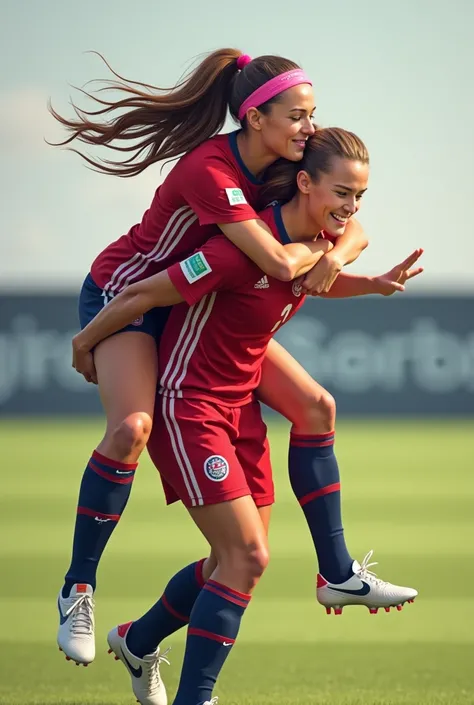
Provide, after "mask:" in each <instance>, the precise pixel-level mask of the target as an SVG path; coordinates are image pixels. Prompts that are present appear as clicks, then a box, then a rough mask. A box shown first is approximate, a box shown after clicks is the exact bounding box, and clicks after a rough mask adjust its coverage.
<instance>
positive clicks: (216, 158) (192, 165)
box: [180, 152, 257, 225]
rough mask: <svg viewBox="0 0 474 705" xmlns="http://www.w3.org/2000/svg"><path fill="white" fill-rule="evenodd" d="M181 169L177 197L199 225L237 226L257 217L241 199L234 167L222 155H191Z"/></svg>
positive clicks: (240, 188)
mask: <svg viewBox="0 0 474 705" xmlns="http://www.w3.org/2000/svg"><path fill="white" fill-rule="evenodd" d="M183 168H184V169H185V171H184V172H183V180H182V183H181V186H180V190H181V194H182V196H183V198H184V199H185V200H186V202H187V203H188V204H189V205H190V207H191V208H192V209H193V211H194V212H195V213H196V215H197V216H198V219H199V223H200V225H210V224H216V223H238V222H241V221H243V220H253V219H254V218H256V217H257V214H256V212H255V210H254V209H253V208H252V206H250V205H249V204H248V203H247V200H246V198H245V196H244V193H243V191H242V184H241V179H242V177H241V175H240V173H239V171H238V169H237V167H236V166H235V165H234V164H231V163H230V162H229V161H227V160H226V159H225V157H224V155H217V154H207V155H206V154H200V153H199V152H197V153H196V154H194V153H193V152H191V153H190V154H189V155H187V156H186V158H185V162H184V163H183Z"/></svg>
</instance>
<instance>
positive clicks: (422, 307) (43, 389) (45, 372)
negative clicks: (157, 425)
mask: <svg viewBox="0 0 474 705" xmlns="http://www.w3.org/2000/svg"><path fill="white" fill-rule="evenodd" d="M76 306H77V297H76V296H75V295H71V294H60V293H57V292H54V293H53V292H51V293H44V291H41V292H40V293H38V294H37V295H35V294H31V293H15V292H14V293H6V292H5V293H3V294H0V415H1V416H12V415H50V414H51V415H57V414H66V415H67V414H70V415H81V414H91V413H100V403H99V400H98V396H97V389H96V388H95V387H94V386H92V385H88V384H86V382H85V381H84V380H83V378H82V377H81V376H80V375H78V374H77V373H76V372H74V370H73V369H72V368H71V337H72V335H73V334H74V333H75V332H76V331H77V329H78V320H77V311H76ZM278 339H279V340H280V342H281V343H282V344H283V345H284V346H285V347H286V348H287V349H288V350H290V352H291V353H292V354H294V355H295V357H296V358H297V359H298V360H299V361H300V362H301V363H302V364H303V366H304V367H305V368H306V369H307V370H308V372H309V373H310V374H311V375H312V376H313V377H314V378H315V379H317V380H318V381H319V382H320V383H321V384H323V385H324V386H325V387H327V389H328V390H329V391H330V392H331V393H332V394H333V395H334V396H335V398H336V400H337V405H338V412H339V414H350V415H356V414H361V415H386V414H387V415H388V414H397V415H398V414H403V415H407V414H408V415H411V414H420V415H423V416H426V415H452V414H460V415H470V414H474V296H458V295H453V296H449V295H443V296H426V295H422V296H409V295H395V296H393V297H392V298H388V299H384V298H382V297H365V298H360V299H352V300H342V301H330V300H318V299H310V300H308V301H307V302H306V304H305V306H304V308H303V310H302V311H301V312H300V313H299V314H298V315H297V316H296V317H295V318H294V319H293V320H292V321H291V322H290V323H289V324H287V325H286V326H285V327H284V328H283V329H282V330H281V331H280V333H279V335H278Z"/></svg>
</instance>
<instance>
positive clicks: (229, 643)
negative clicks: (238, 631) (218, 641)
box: [222, 641, 234, 646]
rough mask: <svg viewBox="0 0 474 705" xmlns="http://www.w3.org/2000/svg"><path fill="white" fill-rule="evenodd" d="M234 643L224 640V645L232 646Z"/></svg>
mask: <svg viewBox="0 0 474 705" xmlns="http://www.w3.org/2000/svg"><path fill="white" fill-rule="evenodd" d="M233 643H234V642H232V641H223V642H222V646H232V644H233Z"/></svg>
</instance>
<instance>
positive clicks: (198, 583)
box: [127, 558, 206, 658]
mask: <svg viewBox="0 0 474 705" xmlns="http://www.w3.org/2000/svg"><path fill="white" fill-rule="evenodd" d="M205 560H206V559H205V558H203V559H202V560H200V561H198V562H197V563H191V565H187V566H186V567H185V568H183V569H182V570H180V571H179V573H176V575H174V576H173V577H172V578H171V580H170V581H169V583H168V585H167V586H166V588H165V590H164V592H163V595H162V596H161V597H160V599H159V600H158V602H157V603H156V604H154V605H153V607H152V608H151V609H149V610H148V612H147V613H146V614H144V615H143V617H140V619H137V620H136V621H135V622H133V624H132V626H131V627H130V629H129V630H128V633H127V647H128V649H129V650H130V651H131V652H132V654H133V655H134V656H138V658H143V657H144V656H145V655H146V654H151V653H153V651H155V649H156V647H157V646H158V645H159V644H161V642H162V641H163V639H165V638H166V637H167V636H169V635H170V634H174V632H177V631H178V629H181V627H184V626H185V624H188V622H189V617H190V614H191V610H192V609H193V607H194V603H195V602H196V600H197V598H198V595H199V593H200V592H201V590H202V587H203V585H204V578H203V575H202V567H203V564H204V561H205Z"/></svg>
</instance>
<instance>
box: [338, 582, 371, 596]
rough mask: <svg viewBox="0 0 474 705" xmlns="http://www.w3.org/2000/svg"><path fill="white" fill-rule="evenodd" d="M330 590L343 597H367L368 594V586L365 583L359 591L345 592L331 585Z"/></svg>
mask: <svg viewBox="0 0 474 705" xmlns="http://www.w3.org/2000/svg"><path fill="white" fill-rule="evenodd" d="M331 590H336V592H342V593H344V594H345V595H361V596H362V595H368V594H369V592H370V585H367V583H364V582H363V583H362V587H361V588H360V589H359V590H345V589H344V588H337V587H334V586H333V585H331Z"/></svg>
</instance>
